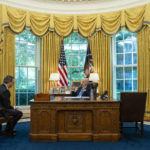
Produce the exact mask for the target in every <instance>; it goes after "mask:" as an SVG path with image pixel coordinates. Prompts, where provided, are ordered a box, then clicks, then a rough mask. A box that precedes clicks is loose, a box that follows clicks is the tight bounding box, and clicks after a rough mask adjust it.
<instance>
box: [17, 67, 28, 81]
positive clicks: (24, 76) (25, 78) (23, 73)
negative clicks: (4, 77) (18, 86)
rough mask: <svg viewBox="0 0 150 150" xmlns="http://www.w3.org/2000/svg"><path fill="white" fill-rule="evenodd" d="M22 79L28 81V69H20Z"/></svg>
mask: <svg viewBox="0 0 150 150" xmlns="http://www.w3.org/2000/svg"><path fill="white" fill-rule="evenodd" d="M19 75H20V76H19V77H20V79H24V80H27V68H26V67H20V74H19Z"/></svg>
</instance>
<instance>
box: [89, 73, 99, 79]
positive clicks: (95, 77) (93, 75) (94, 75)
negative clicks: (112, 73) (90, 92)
mask: <svg viewBox="0 0 150 150" xmlns="http://www.w3.org/2000/svg"><path fill="white" fill-rule="evenodd" d="M89 80H91V81H98V80H99V75H98V73H90V77H89Z"/></svg>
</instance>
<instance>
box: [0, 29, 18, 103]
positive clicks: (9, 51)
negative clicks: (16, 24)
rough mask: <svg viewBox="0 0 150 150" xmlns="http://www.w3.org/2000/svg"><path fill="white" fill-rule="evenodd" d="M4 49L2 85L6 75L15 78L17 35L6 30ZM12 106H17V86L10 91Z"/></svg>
mask: <svg viewBox="0 0 150 150" xmlns="http://www.w3.org/2000/svg"><path fill="white" fill-rule="evenodd" d="M3 44H4V48H3V50H2V52H1V53H0V84H2V83H3V79H4V77H5V76H6V75H12V76H13V77H15V35H14V34H13V33H12V32H11V31H10V30H9V29H8V28H5V29H4V43H3ZM10 93H11V104H12V105H15V104H16V100H15V85H14V86H13V87H12V88H11V89H10Z"/></svg>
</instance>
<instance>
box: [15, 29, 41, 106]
mask: <svg viewBox="0 0 150 150" xmlns="http://www.w3.org/2000/svg"><path fill="white" fill-rule="evenodd" d="M39 43H40V41H39V39H38V38H36V37H35V36H33V35H32V34H31V33H30V32H29V31H27V30H26V31H25V32H24V33H22V34H21V35H16V38H15V64H16V68H15V90H16V105H17V106H18V105H29V100H31V99H33V98H34V94H35V93H36V92H37V91H38V88H39V87H40V85H39V83H40V82H39V81H40V48H39ZM37 79H38V80H37Z"/></svg>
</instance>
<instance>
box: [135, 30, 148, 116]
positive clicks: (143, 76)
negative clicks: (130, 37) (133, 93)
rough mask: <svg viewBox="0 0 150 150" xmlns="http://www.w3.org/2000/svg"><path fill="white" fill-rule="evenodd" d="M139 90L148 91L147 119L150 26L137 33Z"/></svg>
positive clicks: (146, 114)
mask: <svg viewBox="0 0 150 150" xmlns="http://www.w3.org/2000/svg"><path fill="white" fill-rule="evenodd" d="M137 40H138V91H141V92H147V101H146V113H145V119H150V27H145V28H144V29H143V30H141V31H140V32H139V33H137Z"/></svg>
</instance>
